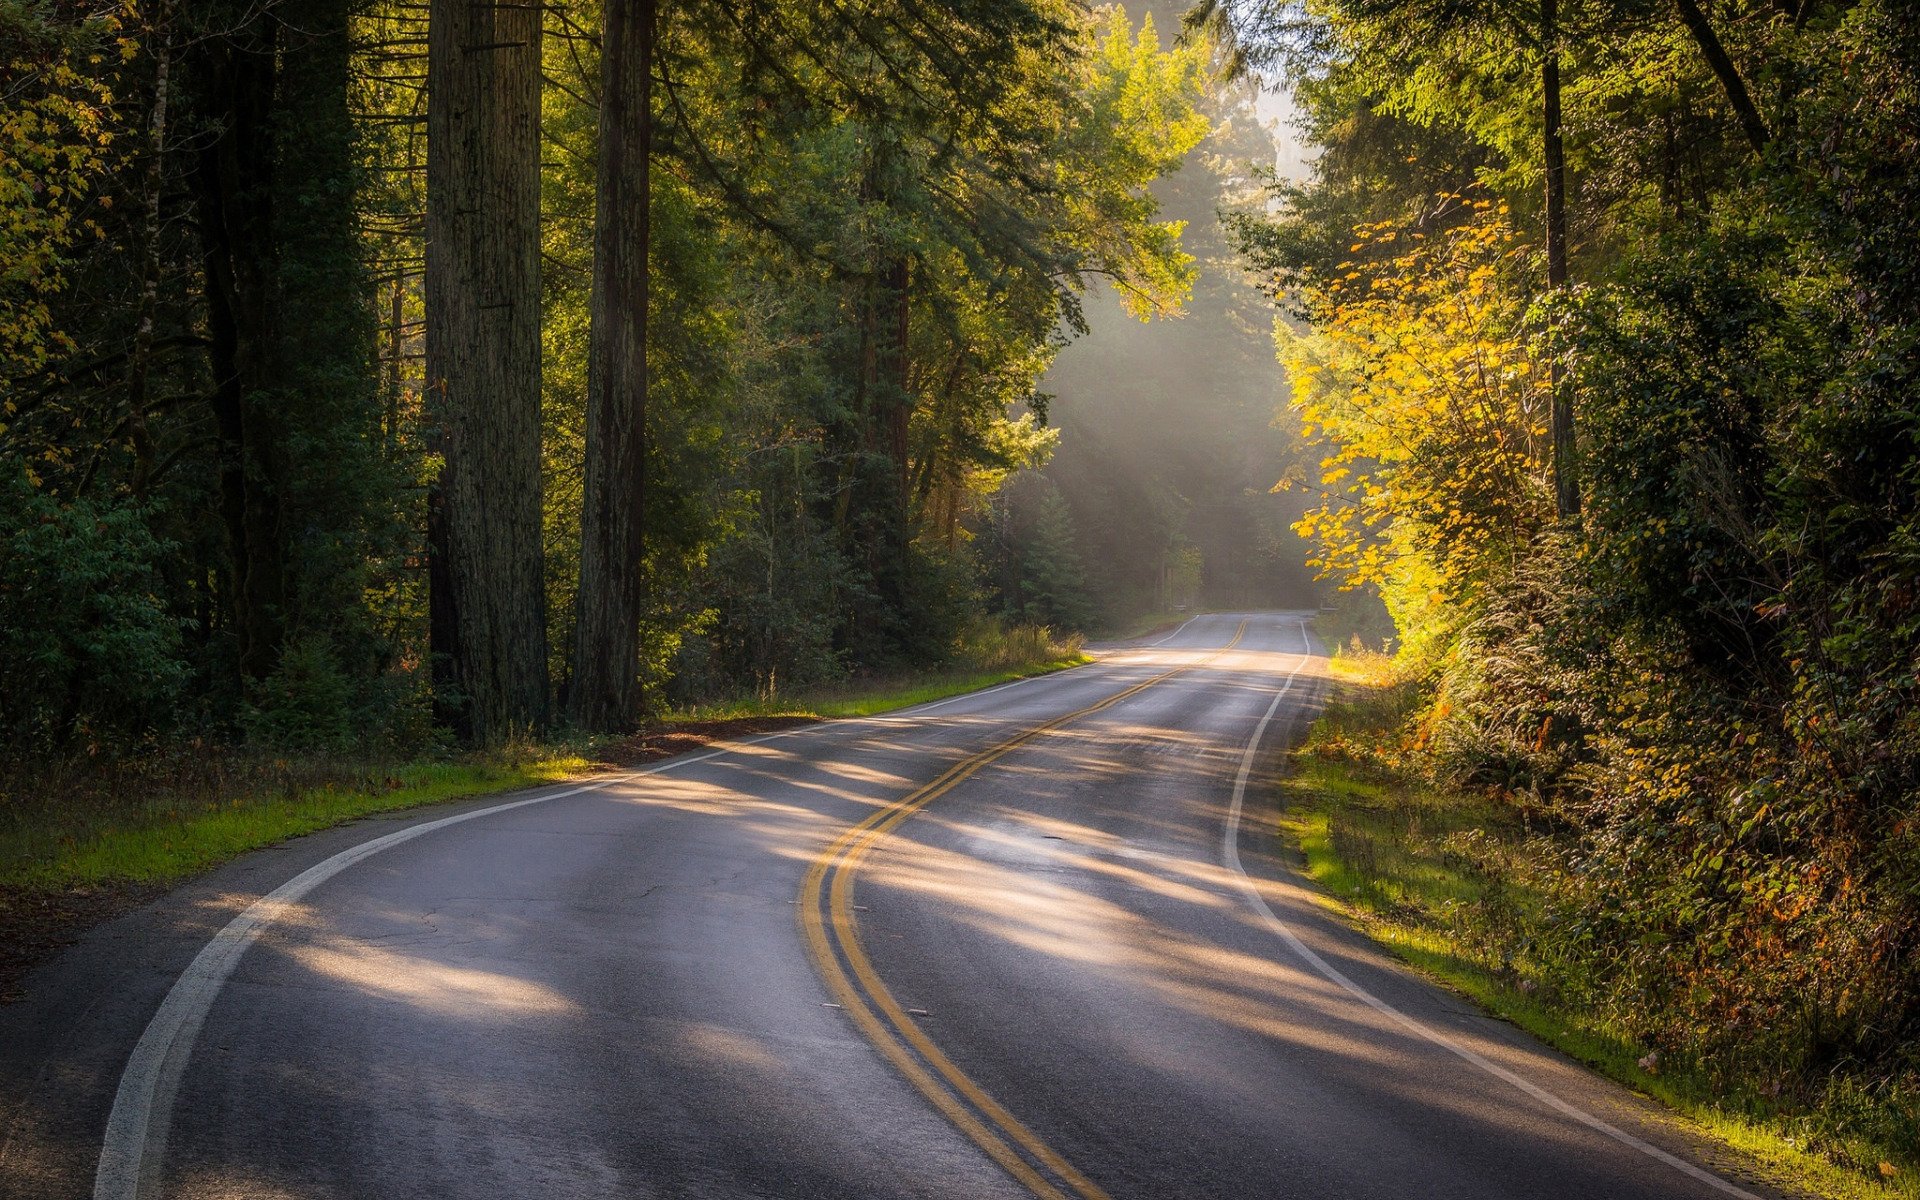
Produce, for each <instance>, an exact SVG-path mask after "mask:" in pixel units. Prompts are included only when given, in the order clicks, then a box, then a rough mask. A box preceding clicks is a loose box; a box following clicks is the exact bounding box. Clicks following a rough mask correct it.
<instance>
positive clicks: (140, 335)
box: [127, 0, 173, 497]
mask: <svg viewBox="0 0 1920 1200" xmlns="http://www.w3.org/2000/svg"><path fill="white" fill-rule="evenodd" d="M171 18H172V5H171V4H170V3H167V0H161V3H160V4H158V5H157V6H156V7H155V8H154V10H153V16H152V19H151V22H150V24H149V26H148V36H149V37H150V38H151V39H152V45H153V47H154V50H153V53H154V68H153V107H152V108H151V109H149V110H148V114H147V162H146V170H145V172H144V175H145V178H144V179H143V181H142V189H141V193H142V194H141V197H140V199H141V209H142V211H141V214H140V258H139V263H140V301H139V309H138V313H137V318H136V320H135V323H134V331H133V349H132V351H131V353H129V354H128V356H127V435H128V440H129V441H130V442H131V443H132V445H133V478H132V480H131V487H132V490H133V494H134V496H136V497H144V496H145V495H146V492H147V483H148V481H149V480H150V479H152V477H153V466H154V458H153V434H152V432H151V431H150V430H149V429H148V428H147V397H148V392H149V389H148V383H149V379H150V376H151V374H152V366H153V336H154V321H155V318H156V316H157V314H158V310H159V307H160V232H161V219H160V199H161V196H160V193H161V189H162V186H163V184H164V182H165V171H164V167H165V164H166V156H167V106H168V103H169V101H170V100H171V99H172V88H171V82H172V81H171V76H172V73H173V71H172V68H173V21H172V19H171Z"/></svg>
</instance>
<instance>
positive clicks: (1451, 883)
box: [1278, 653, 1920, 1200]
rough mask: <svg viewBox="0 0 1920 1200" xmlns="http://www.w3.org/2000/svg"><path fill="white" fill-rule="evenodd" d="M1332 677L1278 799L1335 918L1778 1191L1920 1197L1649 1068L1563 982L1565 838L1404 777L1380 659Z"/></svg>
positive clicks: (1768, 1117) (1877, 1154)
mask: <svg viewBox="0 0 1920 1200" xmlns="http://www.w3.org/2000/svg"><path fill="white" fill-rule="evenodd" d="M1343 659H1344V660H1345V661H1344V665H1343ZM1333 665H1334V669H1335V673H1336V674H1337V675H1339V676H1341V677H1342V678H1344V679H1345V680H1347V681H1348V682H1347V685H1346V686H1345V687H1343V688H1341V689H1340V690H1341V694H1340V695H1338V696H1336V697H1335V698H1334V699H1333V700H1332V701H1331V702H1330V703H1329V705H1328V707H1327V709H1326V712H1325V714H1324V715H1323V716H1322V717H1321V719H1320V720H1319V721H1318V722H1317V723H1316V724H1315V726H1314V728H1313V730H1312V731H1311V732H1310V733H1309V734H1308V737H1307V739H1306V741H1305V742H1304V743H1303V745H1302V747H1301V749H1300V750H1299V751H1296V753H1295V755H1294V760H1293V769H1292V770H1291V771H1290V772H1289V774H1288V775H1287V776H1286V777H1285V778H1283V779H1282V780H1281V781H1280V782H1279V784H1278V787H1279V789H1280V793H1281V794H1280V797H1279V798H1280V802H1281V816H1280V829H1281V832H1282V835H1283V836H1284V837H1285V838H1286V839H1287V840H1288V841H1290V842H1291V843H1292V844H1293V845H1294V846H1295V847H1296V848H1297V849H1298V850H1299V851H1300V853H1301V856H1302V858H1303V860H1304V864H1305V868H1304V869H1305V873H1306V874H1307V875H1308V876H1309V877H1310V878H1311V879H1312V880H1313V881H1314V882H1315V883H1316V884H1318V885H1319V886H1320V888H1321V889H1323V891H1324V892H1325V897H1324V900H1325V902H1326V903H1327V904H1328V905H1329V906H1330V907H1332V908H1334V909H1335V910H1337V911H1340V912H1342V913H1344V914H1346V915H1347V916H1349V917H1351V918H1353V919H1354V920H1355V922H1356V923H1357V924H1358V925H1359V926H1360V927H1361V928H1362V929H1363V930H1364V931H1365V932H1366V933H1367V934H1368V935H1369V936H1371V937H1372V938H1373V939H1374V940H1375V941H1377V942H1379V943H1380V944H1382V945H1383V946H1385V947H1386V948H1387V949H1389V950H1390V951H1392V952H1393V953H1394V954H1395V955H1396V956H1397V957H1399V958H1400V959H1402V960H1403V961H1405V962H1407V963H1408V964H1409V965H1411V966H1413V967H1415V968H1416V969H1418V970H1420V971H1421V972H1423V973H1425V974H1427V975H1428V976H1430V977H1432V978H1434V979H1436V980H1437V981H1439V982H1440V983H1442V984H1444V985H1446V986H1448V987H1450V988H1452V989H1453V990H1455V991H1457V992H1460V993H1462V994H1464V995H1465V996H1467V997H1468V998H1470V999H1472V1000H1473V1001H1475V1002H1476V1003H1477V1004H1479V1005H1480V1006H1481V1007H1482V1008H1483V1009H1485V1010H1487V1011H1488V1012H1490V1013H1492V1014H1494V1015H1495V1016H1498V1017H1501V1018H1503V1019H1505V1020H1508V1021H1511V1022H1513V1023H1514V1024H1515V1025H1518V1026H1520V1027H1521V1028H1522V1029H1525V1030H1526V1031H1527V1032H1529V1033H1531V1034H1533V1035H1534V1036H1535V1037H1538V1038H1539V1039H1541V1040H1542V1041H1544V1042H1546V1043H1548V1044H1549V1045H1552V1046H1555V1047H1557V1048H1558V1049H1560V1050H1561V1051H1562V1052H1564V1053H1566V1054H1568V1055H1570V1056H1571V1057H1573V1058H1575V1059H1578V1060H1579V1061H1581V1062H1583V1063H1586V1064H1587V1065H1588V1066H1590V1067H1593V1068H1595V1069H1596V1070H1598V1071H1599V1072H1601V1073H1602V1074H1604V1075H1607V1076H1609V1077H1610V1078H1612V1079H1614V1080H1616V1081H1618V1082H1621V1083H1624V1084H1626V1085H1627V1086H1629V1087H1632V1088H1634V1089H1635V1090H1637V1091H1640V1092H1642V1093H1644V1094H1646V1095H1649V1096H1652V1097H1653V1098H1655V1099H1657V1100H1659V1101H1661V1102H1662V1103H1664V1104H1665V1105H1667V1106H1668V1107H1669V1108H1671V1109H1672V1110H1674V1111H1675V1112H1676V1113H1678V1114H1679V1115H1680V1117H1681V1118H1682V1119H1684V1120H1685V1121H1687V1122H1689V1123H1691V1124H1692V1125H1693V1126H1695V1127H1696V1128H1698V1129H1700V1130H1701V1131H1703V1132H1705V1133H1707V1134H1709V1135H1711V1136H1713V1137H1715V1138H1717V1139H1719V1140H1721V1141H1723V1142H1724V1143H1726V1144H1727V1145H1729V1146H1731V1147H1733V1148H1735V1149H1737V1150H1739V1151H1741V1152H1743V1153H1744V1154H1745V1155H1746V1156H1748V1157H1749V1158H1750V1159H1751V1160H1752V1161H1754V1162H1755V1163H1757V1164H1758V1166H1759V1168H1760V1170H1761V1172H1762V1174H1763V1175H1764V1176H1765V1177H1766V1178H1767V1179H1768V1180H1769V1182H1773V1183H1776V1184H1780V1185H1784V1186H1786V1187H1788V1188H1793V1189H1799V1190H1804V1191H1809V1192H1812V1193H1814V1194H1817V1195H1822V1196H1831V1197H1836V1198H1838V1200H1869V1198H1874V1200H1884V1198H1885V1197H1888V1196H1903V1197H1916V1196H1920V1179H1916V1175H1920V1171H1917V1170H1916V1169H1915V1165H1914V1164H1901V1166H1898V1167H1896V1166H1895V1165H1894V1162H1895V1161H1898V1160H1897V1159H1894V1156H1893V1155H1892V1154H1891V1152H1889V1151H1887V1150H1886V1149H1885V1148H1883V1147H1879V1146H1876V1145H1873V1144H1869V1143H1866V1142H1863V1141H1860V1140H1858V1139H1849V1140H1846V1141H1839V1140H1836V1139H1834V1138H1833V1137H1831V1136H1830V1135H1825V1136H1823V1135H1822V1134H1821V1133H1820V1132H1819V1128H1820V1126H1819V1122H1818V1120H1817V1117H1816V1116H1815V1115H1813V1114H1806V1113H1794V1112H1789V1111H1785V1110H1783V1109H1782V1108H1781V1107H1780V1106H1779V1105H1778V1104H1776V1103H1774V1102H1773V1101H1770V1100H1769V1099H1768V1098H1767V1097H1765V1096H1763V1095H1760V1094H1758V1093H1756V1092H1751V1091H1746V1092H1740V1093H1738V1094H1728V1093H1727V1092H1725V1091H1723V1090H1722V1089H1723V1087H1724V1081H1716V1080H1713V1079H1710V1078H1709V1077H1708V1076H1707V1075H1705V1074H1704V1073H1701V1072H1698V1071H1693V1070H1688V1069H1685V1068H1680V1069H1674V1068H1672V1067H1670V1066H1667V1065H1664V1064H1660V1063H1658V1062H1657V1061H1656V1062H1655V1066H1654V1070H1652V1071H1649V1070H1648V1069H1646V1068H1645V1067H1643V1065H1642V1062H1643V1061H1644V1056H1645V1055H1646V1053H1647V1050H1646V1047H1644V1046H1640V1045H1636V1044H1635V1043H1634V1041H1633V1039H1632V1038H1631V1037H1630V1036H1628V1035H1627V1034H1626V1033H1625V1031H1624V1030H1623V1029H1621V1028H1620V1027H1619V1026H1617V1025H1615V1024H1613V1023H1610V1022H1609V1021H1608V1020H1607V1019H1606V1016H1605V1014H1604V1013H1601V1012H1598V1011H1595V1006H1594V1005H1592V1004H1589V1003H1584V1002H1583V997H1582V995H1581V994H1580V990H1579V988H1578V987H1577V986H1576V985H1575V984H1574V983H1573V981H1572V980H1570V979H1569V978H1568V975H1567V973H1566V972H1562V971H1560V970H1559V969H1558V968H1557V967H1556V963H1555V955H1556V942H1555V937H1556V934H1557V930H1556V927H1555V925H1554V918H1553V914H1552V903H1551V897H1552V888H1553V886H1554V882H1555V878H1554V873H1555V872H1556V871H1559V870H1561V869H1562V867H1561V865H1560V864H1561V863H1563V862H1564V853H1563V848H1562V847H1560V846H1558V845H1557V844H1556V842H1555V835H1554V834H1553V833H1552V832H1550V831H1548V830H1545V829H1542V828H1538V827H1535V826H1533V825H1532V824H1530V822H1529V820H1528V818H1527V816H1526V814H1525V813H1524V811H1523V810H1522V809H1520V808H1519V807H1517V806H1515V805H1512V804H1507V803H1504V802H1502V801H1500V800H1498V799H1495V798H1493V797H1490V796H1486V795H1482V794H1476V793H1472V792H1467V791H1457V790H1450V789H1444V788H1439V787H1434V786H1431V785H1429V784H1428V783H1426V782H1425V781H1423V780H1421V779H1420V778H1418V777H1417V776H1416V775H1415V774H1413V773H1412V772H1410V771H1406V770H1403V769H1401V768H1400V767H1398V766H1397V765H1395V764H1396V758H1397V753H1398V751H1397V749H1396V747H1395V745H1394V743H1395V742H1397V740H1398V739H1399V738H1400V737H1401V734H1400V731H1401V730H1402V729H1403V728H1404V727H1405V720H1406V717H1407V715H1408V713H1409V712H1410V711H1411V709H1412V706H1413V705H1414V704H1415V702H1416V698H1415V697H1413V696H1412V694H1411V693H1412V685H1411V683H1410V682H1408V681H1404V680H1397V679H1395V678H1394V675H1393V671H1392V663H1391V660H1389V659H1387V658H1386V657H1385V656H1383V655H1379V654H1365V653H1356V654H1347V655H1342V656H1338V657H1336V658H1335V659H1334V664H1333ZM1890 1159H1893V1161H1889V1160H1890Z"/></svg>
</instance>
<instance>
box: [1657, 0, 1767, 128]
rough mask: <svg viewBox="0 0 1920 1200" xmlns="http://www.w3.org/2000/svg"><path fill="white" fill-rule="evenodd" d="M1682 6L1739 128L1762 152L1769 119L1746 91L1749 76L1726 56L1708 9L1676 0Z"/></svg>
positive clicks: (1683, 19)
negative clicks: (1703, 10) (1709, 17)
mask: <svg viewBox="0 0 1920 1200" xmlns="http://www.w3.org/2000/svg"><path fill="white" fill-rule="evenodd" d="M1674 3H1675V4H1677V5H1678V6H1679V8H1680V20H1681V22H1682V23H1683V24H1684V25H1686V27H1687V32H1688V33H1691V34H1692V35H1693V40H1694V42H1695V44H1697V45H1698V46H1699V47H1700V53H1701V54H1702V55H1704V56H1705V57H1706V60H1707V65H1708V66H1709V67H1712V68H1713V73H1714V75H1715V77H1717V78H1718V79H1719V80H1720V86H1721V88H1723V89H1724V90H1725V91H1726V93H1727V103H1728V104H1730V105H1732V106H1733V115H1734V116H1735V117H1736V118H1738V119H1739V121H1740V131H1741V132H1742V133H1744V134H1746V135H1747V143H1748V144H1749V145H1751V146H1752V147H1753V152H1754V153H1755V154H1759V153H1760V152H1761V151H1763V150H1765V149H1766V148H1767V138H1768V137H1769V134H1768V132H1767V123H1766V122H1765V121H1763V120H1761V119H1760V110H1759V109H1758V108H1755V107H1754V104H1753V97H1752V95H1750V94H1749V93H1748V92H1747V83H1746V80H1744V79H1742V78H1740V69H1739V68H1738V67H1736V66H1734V65H1733V59H1731V58H1729V57H1727V51H1726V48H1725V47H1723V46H1722V45H1721V44H1720V37H1719V35H1718V34H1716V33H1714V31H1713V23H1712V22H1710V21H1708V20H1707V15H1706V13H1704V12H1702V11H1701V10H1700V5H1699V4H1698V3H1696V2H1695V0H1674Z"/></svg>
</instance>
